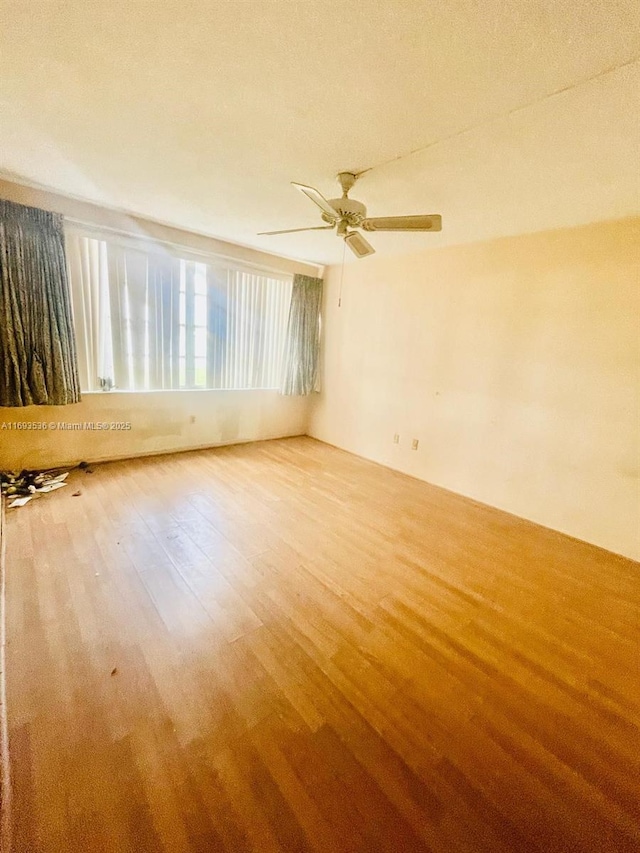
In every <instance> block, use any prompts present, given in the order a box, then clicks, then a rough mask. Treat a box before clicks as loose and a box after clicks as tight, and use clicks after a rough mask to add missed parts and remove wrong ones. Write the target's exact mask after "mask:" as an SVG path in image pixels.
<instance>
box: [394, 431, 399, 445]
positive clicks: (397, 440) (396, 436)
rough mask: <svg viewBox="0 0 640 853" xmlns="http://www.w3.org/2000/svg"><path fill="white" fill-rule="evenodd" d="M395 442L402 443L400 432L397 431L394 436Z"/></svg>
mask: <svg viewBox="0 0 640 853" xmlns="http://www.w3.org/2000/svg"><path fill="white" fill-rule="evenodd" d="M393 443H394V444H400V436H399V435H398V433H396V434H395V435H394V436H393Z"/></svg>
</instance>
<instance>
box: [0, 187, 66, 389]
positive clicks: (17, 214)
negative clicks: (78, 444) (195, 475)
mask: <svg viewBox="0 0 640 853" xmlns="http://www.w3.org/2000/svg"><path fill="white" fill-rule="evenodd" d="M79 400H80V383H79V379H78V365H77V358H76V344H75V336H74V331H73V322H72V318H71V301H70V296H69V285H68V280H67V265H66V258H65V247H64V231H63V218H62V216H61V215H60V214H58V213H49V212H48V211H45V210H39V209H38V208H35V207H25V206H24V205H21V204H14V203H13V202H10V201H4V200H2V199H0V406H31V405H55V406H61V405H65V404H66V403H77V402H78V401H79Z"/></svg>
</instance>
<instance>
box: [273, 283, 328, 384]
mask: <svg viewBox="0 0 640 853" xmlns="http://www.w3.org/2000/svg"><path fill="white" fill-rule="evenodd" d="M321 305H322V279H321V278H312V277H311V276H308V275H295V276H294V277H293V290H292V293H291V307H290V309H289V323H288V326H287V342H286V346H285V360H284V378H283V382H282V388H281V389H280V391H281V393H282V394H286V395H287V396H294V395H299V396H304V395H307V394H311V392H312V391H313V390H314V389H315V387H316V379H317V375H318V356H319V351H320V308H321Z"/></svg>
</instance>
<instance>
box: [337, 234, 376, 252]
mask: <svg viewBox="0 0 640 853" xmlns="http://www.w3.org/2000/svg"><path fill="white" fill-rule="evenodd" d="M344 242H345V243H346V244H347V246H348V247H349V248H350V249H351V251H352V252H353V254H354V255H355V256H356V257H357V258H366V257H367V255H373V253H374V252H375V249H374V248H373V246H371V245H370V244H369V243H367V241H366V240H365V239H364V237H363V236H362V234H358V232H357V231H349V233H348V234H347V235H346V237H345V238H344Z"/></svg>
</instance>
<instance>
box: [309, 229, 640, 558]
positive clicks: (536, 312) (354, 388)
mask: <svg viewBox="0 0 640 853" xmlns="http://www.w3.org/2000/svg"><path fill="white" fill-rule="evenodd" d="M639 235H640V219H633V220H621V221H618V222H609V223H598V224H594V225H592V226H587V227H582V228H576V229H570V230H561V231H551V232H545V233H540V234H536V235H531V236H523V237H518V238H508V239H501V240H496V241H492V242H489V243H482V244H474V245H469V246H463V247H456V248H447V249H439V250H430V251H429V250H427V251H422V252H419V253H416V254H412V255H410V256H406V255H405V256H402V257H399V258H388V259H378V258H376V257H375V256H374V257H372V258H368V259H366V260H362V261H358V262H356V263H350V264H348V265H347V266H346V267H345V270H344V280H343V287H342V307H341V308H339V307H338V294H339V289H340V284H339V283H340V269H339V268H336V267H331V268H330V270H329V271H328V275H325V280H326V282H327V284H326V288H325V314H324V318H325V322H324V329H325V334H324V356H323V391H322V393H321V394H320V395H319V396H318V397H317V398H316V400H315V401H314V403H313V409H312V416H311V425H310V433H311V434H312V435H313V436H315V437H317V438H319V439H321V440H323V441H327V442H329V443H331V444H335V445H337V446H339V447H343V448H345V449H347V450H350V451H352V452H354V453H357V454H360V455H362V456H365V457H367V458H369V459H373V460H376V461H378V462H381V463H383V464H385V465H389V466H391V467H393V468H397V469H398V470H400V471H404V472H406V473H409V474H412V475H414V476H416V477H419V478H421V479H424V480H427V481H429V482H431V483H434V484H437V485H440V486H443V487H445V488H447V489H450V490H452V491H454V492H458V493H460V494H463V495H468V496H470V497H473V498H475V499H477V500H479V501H482V502H485V503H487V504H490V505H492V506H496V507H500V508H501V509H504V510H507V511H509V512H511V513H514V514H516V515H519V516H522V517H524V518H528V519H532V520H534V521H536V522H539V523H541V524H544V525H546V526H548V527H552V528H555V529H557V530H561V531H563V532H565V533H568V534H570V535H573V536H576V537H578V538H580V539H584V540H587V541H589V542H593V543H595V544H597V545H600V546H602V547H604V548H607V549H610V550H612V551H615V552H618V553H621V554H625V555H627V556H631V557H633V558H636V559H638V558H640V531H639V527H640V500H639V485H638V484H639V481H638V467H639V435H638V433H639V402H638V392H639V369H640V350H639V346H640V341H639V326H638V318H639V316H640V312H639V308H640V303H639V293H640V287H639V284H640V281H639V272H638V263H639V258H640V252H639V248H640V239H639ZM420 239H421V238H419V237H416V241H419V240H420ZM426 239H428V238H426ZM394 433H399V434H400V444H399V445H394V444H393V436H394ZM413 438H417V439H418V440H419V448H418V450H417V451H413V450H411V440H412V439H413Z"/></svg>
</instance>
